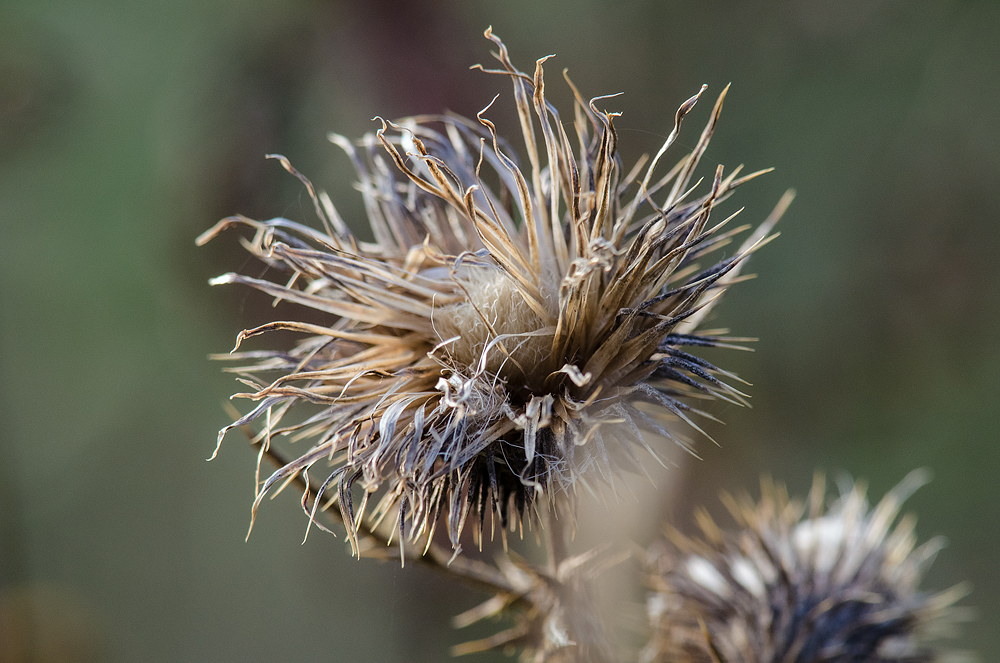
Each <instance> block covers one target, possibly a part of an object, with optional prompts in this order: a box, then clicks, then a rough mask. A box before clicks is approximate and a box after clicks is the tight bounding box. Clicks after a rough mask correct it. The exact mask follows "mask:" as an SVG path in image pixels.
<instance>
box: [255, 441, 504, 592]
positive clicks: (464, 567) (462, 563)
mask: <svg viewBox="0 0 1000 663" xmlns="http://www.w3.org/2000/svg"><path fill="white" fill-rule="evenodd" d="M252 444H253V446H254V448H255V449H257V450H258V451H260V447H261V442H252ZM263 455H264V457H266V458H267V459H268V460H269V461H271V462H272V463H274V464H275V465H276V466H277V467H284V466H285V465H287V464H288V459H287V458H283V457H282V456H281V454H279V453H278V452H277V451H275V450H274V449H272V448H270V447H268V448H266V449H264V450H263ZM294 483H295V484H296V485H297V486H298V487H299V488H301V489H302V491H303V495H307V496H308V497H307V498H306V499H308V500H309V501H310V502H309V503H307V504H306V506H307V507H308V508H309V509H310V510H311V509H312V506H313V505H312V503H311V501H312V500H314V499H315V495H316V494H317V492H318V491H317V489H316V487H315V486H313V485H311V484H310V483H309V482H308V481H307V479H306V478H305V477H304V476H303V475H302V474H298V475H296V476H295V479H294ZM324 513H325V514H326V515H327V517H328V518H331V519H332V520H334V521H335V522H336V523H337V524H340V525H343V520H342V519H341V517H340V513H339V512H338V511H333V510H329V509H327V510H325V511H324ZM358 540H359V541H362V540H365V541H369V542H371V543H372V544H373V546H381V547H382V548H385V549H386V550H389V551H391V550H392V549H393V546H394V544H392V543H391V542H390V541H389V540H388V539H387V538H386V537H384V536H382V535H381V534H379V533H378V532H376V531H373V530H371V529H370V528H368V526H367V525H366V524H365V523H361V524H359V526H358ZM404 546H405V550H404V552H405V553H406V554H407V557H408V558H409V559H415V560H416V561H417V562H419V563H420V564H423V565H424V566H426V567H429V568H431V569H434V570H435V571H438V572H439V573H443V574H445V575H448V576H451V577H452V578H455V579H457V580H459V581H461V582H462V583H464V584H465V585H467V586H468V587H471V588H472V589H477V590H479V591H483V592H486V593H488V594H501V593H502V594H511V593H515V592H516V590H515V588H514V587H513V586H512V585H511V584H510V582H509V581H508V580H507V578H505V577H504V576H503V574H502V573H500V571H499V570H497V569H496V568H494V567H492V566H490V565H489V564H486V563H484V562H481V561H479V560H475V559H469V558H468V557H463V556H462V555H454V554H453V553H452V552H451V551H449V550H447V549H445V548H443V547H441V546H439V545H437V544H435V543H431V544H430V545H429V546H428V547H427V549H426V551H424V550H421V548H420V547H418V546H416V545H413V544H411V543H408V542H406V541H404Z"/></svg>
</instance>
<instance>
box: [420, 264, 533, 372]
mask: <svg viewBox="0 0 1000 663" xmlns="http://www.w3.org/2000/svg"><path fill="white" fill-rule="evenodd" d="M456 280H457V281H458V283H460V284H461V286H462V287H463V288H464V293H465V294H466V300H465V301H463V302H461V303H458V304H450V305H448V306H443V307H440V308H436V309H435V310H434V329H435V331H436V332H437V335H438V337H439V339H440V340H441V341H445V340H447V339H450V338H453V337H456V336H458V337H460V338H459V339H458V340H456V341H454V342H452V343H449V344H448V345H447V352H448V353H449V354H450V355H451V357H452V359H453V360H454V361H455V363H456V364H458V365H459V366H462V367H465V366H467V367H468V369H464V368H463V371H465V370H467V371H468V372H469V373H472V372H475V371H477V370H479V367H480V365H481V361H482V356H483V353H484V352H486V371H487V372H488V373H490V374H492V375H499V376H500V377H501V378H503V379H505V380H509V379H525V378H526V379H527V381H529V382H533V381H534V378H544V377H545V376H544V375H536V373H540V372H541V371H543V370H545V369H544V368H542V366H543V364H547V363H548V362H546V361H545V360H546V359H547V358H548V356H549V354H550V353H551V350H552V336H553V332H552V327H551V323H548V322H546V321H543V320H542V319H541V317H540V316H539V315H538V314H537V313H536V312H535V311H534V310H533V309H532V308H531V307H530V306H528V304H526V303H525V301H524V297H523V296H522V295H521V293H520V292H519V291H518V289H517V287H516V286H515V285H514V283H513V281H512V280H511V279H510V277H508V276H507V275H506V274H504V273H503V272H502V271H500V270H499V269H495V268H490V267H481V266H470V267H463V269H462V271H461V273H460V274H459V275H457V276H456ZM487 323H488V324H487ZM539 331H542V332H543V333H541V334H537V332H539ZM533 333H534V335H529V334H533ZM507 335H512V336H509V337H508V336H507ZM498 336H499V337H503V338H502V339H501V341H500V342H499V343H492V342H493V341H494V340H496V339H497V337H498ZM491 343H492V345H491ZM501 344H502V345H503V348H501V347H500V346H501ZM487 346H489V347H487ZM504 349H506V353H505V352H504ZM508 355H509V356H508ZM518 366H520V367H521V368H518ZM522 368H523V370H524V375H523V377H522V372H521V370H522Z"/></svg>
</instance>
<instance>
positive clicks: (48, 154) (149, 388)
mask: <svg viewBox="0 0 1000 663" xmlns="http://www.w3.org/2000/svg"><path fill="white" fill-rule="evenodd" d="M487 25H493V26H494V29H495V31H496V33H497V34H499V35H500V36H501V37H502V38H503V39H504V40H505V41H506V43H507V45H508V46H509V47H510V49H511V52H512V54H513V57H514V59H515V62H516V63H518V64H519V65H520V67H521V68H522V69H530V67H532V63H533V61H534V60H535V59H536V58H538V57H541V56H544V55H547V54H550V53H556V54H557V58H556V59H555V60H554V61H552V62H551V66H549V72H550V81H549V83H550V84H549V88H550V90H551V94H552V95H553V97H554V98H555V99H556V101H557V102H558V101H559V100H565V99H566V98H567V97H568V94H567V93H566V92H565V90H564V89H563V85H562V84H561V81H560V79H559V76H558V73H559V71H560V69H561V68H562V67H568V68H569V69H570V73H571V75H572V77H573V79H574V82H575V83H576V84H577V85H578V86H579V87H580V88H581V90H583V91H584V94H586V95H592V96H596V95H598V94H606V93H613V92H624V93H625V94H624V96H622V97H619V98H616V99H614V100H610V101H608V102H605V105H606V107H608V108H609V109H614V110H620V111H622V113H623V115H622V117H621V118H620V119H619V120H618V122H617V127H618V129H619V134H620V142H621V144H622V148H623V152H624V154H625V158H626V161H627V162H631V161H632V160H633V159H634V158H635V157H637V156H638V155H639V154H641V153H643V152H651V151H655V150H656V149H657V148H658V147H659V145H660V143H661V142H662V139H663V138H664V137H665V135H666V134H667V133H668V132H669V130H670V127H671V124H672V119H673V113H674V110H675V109H676V107H677V106H678V104H679V103H680V102H681V101H683V100H684V99H686V98H687V97H688V96H690V95H691V94H693V93H694V92H695V91H696V90H697V89H698V86H699V85H700V84H701V83H707V84H709V86H710V91H709V96H712V94H713V92H715V93H717V92H718V91H720V90H721V89H722V87H723V86H724V85H725V84H726V83H728V82H730V81H731V82H732V83H733V88H732V91H731V93H730V95H729V98H728V100H727V102H726V108H725V110H724V112H723V117H722V122H721V125H720V127H719V130H718V132H717V134H716V137H715V138H714V139H713V141H712V146H711V148H710V150H709V152H708V154H707V156H706V159H705V166H704V168H705V172H706V173H710V172H711V169H712V167H713V166H714V165H715V164H716V163H723V164H726V165H727V166H729V167H732V166H735V165H737V164H739V163H745V164H746V165H747V167H749V168H752V169H756V168H762V167H767V166H774V167H775V169H776V170H775V172H774V173H772V174H770V175H768V176H766V177H765V178H762V179H760V180H758V181H756V182H755V183H753V184H752V185H749V186H747V187H745V188H743V189H741V190H740V192H739V195H738V198H739V203H738V204H739V205H745V206H746V208H747V209H746V212H744V217H743V218H744V220H746V221H755V220H759V219H761V218H763V217H764V216H765V215H766V214H767V212H768V211H769V210H770V209H771V206H772V205H773V204H774V202H775V201H776V200H777V199H778V197H779V196H780V195H781V193H782V192H783V191H784V190H785V189H786V188H788V187H795V188H796V189H797V191H798V198H797V199H796V200H795V203H794V204H793V206H792V208H791V210H790V211H789V213H788V214H787V216H786V218H785V219H784V220H783V222H782V224H781V226H782V227H781V232H782V235H781V237H780V239H779V240H778V241H776V242H774V243H772V244H771V245H769V246H768V247H767V248H766V249H765V250H764V251H762V252H761V253H760V254H758V255H757V256H756V257H755V258H754V260H753V271H754V272H756V273H758V274H759V275H760V276H759V278H758V279H756V280H755V281H752V282H749V283H746V284H743V285H740V286H739V288H738V289H737V290H735V291H733V292H732V293H730V295H729V297H728V298H727V301H726V302H725V303H724V304H723V305H722V306H720V307H718V309H717V310H718V313H717V314H716V318H715V323H717V324H718V325H719V326H726V327H729V328H731V329H732V330H733V331H734V332H735V333H738V334H741V335H747V336H755V337H759V338H760V341H759V342H757V343H756V344H755V352H753V353H742V354H740V353H737V356H735V357H733V356H730V357H726V358H725V362H726V365H727V366H728V367H733V368H735V369H736V370H737V371H738V372H739V373H740V375H741V376H743V377H745V378H746V379H748V380H749V381H750V382H752V383H754V386H753V388H752V394H753V406H754V407H753V409H750V410H746V409H739V408H723V407H717V408H716V409H715V410H713V412H714V413H715V414H717V415H718V416H720V417H721V418H723V419H724V420H726V422H727V425H726V426H724V427H720V426H715V427H712V428H711V432H712V434H713V435H714V436H715V438H716V439H717V440H718V441H719V446H714V445H712V444H711V443H710V442H707V441H701V442H699V452H700V454H701V457H702V460H700V461H694V460H692V461H690V462H687V461H685V462H682V463H680V466H679V467H677V468H675V469H673V470H672V471H670V472H668V473H667V474H666V475H664V478H663V480H662V482H661V487H663V488H664V491H663V492H662V493H659V494H658V493H656V492H655V491H647V492H646V493H644V494H645V495H646V497H644V498H643V499H642V500H641V501H632V502H627V501H626V502H625V506H624V507H621V505H617V506H614V505H613V506H611V507H607V509H606V510H605V512H604V513H605V514H607V513H614V511H613V509H615V508H624V510H625V512H626V513H627V514H629V515H628V518H631V519H632V520H631V521H630V522H632V523H633V525H634V527H633V528H632V530H630V531H629V532H628V533H627V536H629V537H631V538H634V540H636V541H637V542H638V543H641V544H645V543H648V541H649V540H650V539H651V538H652V537H653V536H654V535H655V533H656V531H657V525H656V523H657V522H658V521H659V520H661V519H669V520H671V521H672V522H674V523H676V524H678V525H679V526H680V527H682V528H685V527H688V526H689V525H690V521H691V518H690V515H689V514H690V512H691V510H692V509H693V507H694V506H695V505H697V504H706V505H709V507H710V509H711V510H712V511H713V512H715V513H719V512H720V511H721V510H720V509H718V508H717V507H718V500H717V499H716V494H717V492H718V490H719V489H720V488H728V489H730V490H743V489H746V490H750V491H752V492H755V491H756V485H757V478H758V476H759V475H760V474H761V473H762V472H769V473H771V474H772V475H773V476H775V477H776V478H779V479H782V480H785V481H787V482H788V483H789V485H790V486H791V488H792V489H793V491H804V490H806V489H807V487H808V485H809V483H810V481H811V478H812V474H813V471H814V469H815V468H822V469H824V470H826V471H827V472H829V473H830V476H831V477H836V476H840V475H843V474H849V475H852V476H856V477H864V478H867V479H868V480H869V482H870V485H871V489H872V492H873V494H874V495H875V496H879V495H881V494H882V493H883V492H884V491H885V490H887V489H888V488H890V487H891V486H892V485H894V484H895V483H896V482H897V481H899V480H900V479H901V478H902V477H903V476H904V475H905V474H906V473H907V472H909V471H910V470H911V469H913V468H915V467H921V466H926V467H930V468H931V469H932V470H933V472H934V474H935V480H934V482H933V483H932V484H931V485H929V486H928V487H926V488H924V489H922V490H921V491H920V492H919V493H917V495H916V496H915V497H913V498H912V500H911V501H910V503H909V506H910V507H911V508H912V509H913V510H914V511H915V512H917V513H918V514H919V516H920V522H919V526H918V531H919V533H920V535H921V537H922V539H926V538H927V537H929V536H931V535H936V534H943V535H946V536H947V537H948V539H949V541H950V545H949V547H948V548H947V549H946V550H945V552H944V553H943V554H942V555H940V556H939V558H938V560H937V561H936V563H935V565H934V567H933V569H932V571H931V572H930V575H929V578H928V583H927V584H928V585H929V586H931V587H936V588H944V587H947V586H950V585H952V584H955V583H957V582H959V581H962V580H969V581H970V582H971V583H972V584H973V586H974V592H973V594H972V595H971V596H970V597H969V598H968V599H967V600H966V601H965V603H966V604H968V605H975V606H977V607H978V619H977V621H975V622H973V623H971V624H969V625H968V626H967V627H966V629H965V633H966V636H967V637H966V638H965V640H966V642H965V644H966V646H968V647H969V648H973V649H977V650H978V651H979V652H980V653H981V655H982V656H983V659H984V660H991V659H992V658H993V656H994V654H995V652H996V651H997V650H998V643H1000V610H998V608H997V607H996V606H997V605H998V603H1000V564H998V563H997V558H998V553H1000V508H998V504H997V502H998V497H1000V489H998V481H997V474H998V472H1000V447H998V444H997V442H998V432H1000V407H998V405H1000V350H998V348H1000V346H998V342H997V338H998V334H997V331H998V321H1000V277H998V270H997V256H998V255H1000V232H998V222H1000V218H998V213H997V210H998V209H1000V187H998V181H1000V130H998V129H1000V127H998V119H1000V113H998V111H997V109H998V108H1000V74H998V69H997V63H1000V39H998V38H997V35H998V34H1000V5H998V4H997V3H995V2H992V1H989V0H986V1H982V2H975V1H958V0H953V1H947V0H942V1H938V2H905V1H903V0H841V1H839V2H829V1H827V0H789V1H780V2H771V3H736V2H723V1H720V0H710V1H706V2H686V3H682V2H657V1H653V0H649V1H646V2H615V3H611V2H599V1H597V0H589V1H587V0H584V1H581V0H574V1H573V2H569V1H558V2H535V1H528V0H512V1H508V2H499V1H486V0H482V1H475V2H473V1H468V0H450V1H442V2H438V3H421V2H417V1H416V0H411V1H400V2H393V1H391V0H374V1H372V2H356V3H348V2H334V1H327V2H320V1H317V0H173V1H172V2H154V1H152V0H140V1H136V0H89V1H79V0H4V1H3V3H2V4H0V660H2V661H5V662H6V661H18V662H20V661H115V662H131V661H145V662H155V661H164V662H168V661H169V662H176V661H219V662H224V661H234V662H235V661H241V662H242V661H341V660H343V661H384V660H405V661H440V660H445V659H446V658H447V656H448V647H449V646H450V645H451V644H455V643H456V642H459V641H461V640H462V639H463V638H465V637H467V635H466V634H464V633H457V632H454V631H452V630H451V628H450V626H448V618H449V617H450V616H451V615H453V614H455V613H456V612H459V611H461V610H464V609H466V608H469V607H471V606H472V605H474V604H475V603H476V602H477V601H478V600H480V599H481V598H483V597H481V596H478V595H476V594H475V593H473V592H471V591H466V590H464V589H461V588H456V587H454V586H452V585H450V584H448V583H447V581H443V580H441V579H440V578H438V577H436V576H433V575H431V574H430V573H429V572H427V571H424V570H422V569H420V568H409V567H408V568H406V569H405V570H400V569H399V568H398V567H396V566H395V565H393V564H380V563H377V562H373V561H361V562H358V561H356V560H352V559H351V558H350V557H349V555H348V554H347V552H346V545H345V544H344V541H343V538H334V537H331V536H329V535H324V534H322V533H320V532H316V531H314V532H313V534H312V536H311V537H310V539H309V540H308V542H307V543H306V544H305V545H300V542H301V539H302V535H303V533H304V524H305V521H304V518H303V517H302V515H301V512H300V511H299V507H298V503H297V500H296V498H295V497H294V496H293V495H291V494H285V495H282V496H281V497H279V498H278V499H276V500H275V501H274V502H273V503H271V504H268V505H266V507H265V508H264V509H263V511H262V513H261V516H260V518H259V520H258V522H257V524H256V527H255V530H254V534H253V536H252V537H251V538H250V539H249V542H244V536H245V534H246V528H247V525H248V522H249V505H250V500H251V498H252V494H253V484H252V468H253V464H254V458H253V454H252V453H251V452H250V450H249V449H247V448H246V445H245V444H244V443H243V442H242V441H241V440H240V439H238V435H234V436H231V437H230V438H229V440H228V441H227V443H226V445H224V447H223V449H222V452H221V454H220V456H219V458H218V459H216V460H215V461H213V462H211V463H206V462H205V460H204V459H205V458H206V457H207V456H208V455H209V454H210V453H211V451H212V448H213V445H214V441H215V431H216V430H217V429H218V428H220V427H221V426H222V425H224V424H225V423H227V422H228V417H227V415H226V413H225V411H224V410H223V405H224V403H225V402H226V396H227V395H228V394H229V393H231V392H232V391H234V390H235V389H236V388H237V387H238V385H236V384H235V383H234V382H233V380H232V379H231V377H229V376H225V375H222V374H221V373H220V366H219V365H218V364H213V363H210V362H209V361H207V359H206V357H207V355H208V354H209V353H212V352H220V351H226V350H228V348H229V347H231V345H232V341H233V339H234V336H235V334H236V333H237V332H238V331H239V330H240V329H242V328H243V327H246V326H250V325H253V324H256V323H257V322H259V321H261V320H262V319H263V318H264V317H266V316H269V315H273V313H271V312H269V311H268V309H267V302H266V301H263V300H262V299H261V298H259V297H256V296H254V295H253V294H252V293H248V292H245V291H241V290H239V289H236V288H232V287H230V288H221V289H220V288H216V289H211V288H209V286H208V285H207V280H208V279H209V278H210V277H211V276H213V275H216V274H219V273H222V272H225V271H230V270H239V269H247V270H254V269H259V267H258V266H256V265H251V264H248V263H247V262H246V259H245V258H244V257H243V254H242V249H240V248H239V246H238V242H237V241H236V235H235V234H229V235H224V236H223V237H222V238H221V239H219V240H216V241H214V242H212V243H211V244H210V245H209V246H207V247H205V248H202V249H197V248H196V247H195V246H194V238H195V236H197V235H198V234H199V233H200V232H202V231H203V230H205V229H206V228H208V227H209V226H210V225H212V224H213V223H214V222H215V221H216V220H217V219H219V218H221V217H223V216H227V215H229V214H232V213H243V214H247V215H249V216H253V217H257V218H269V217H272V216H278V215H281V216H287V217H290V218H295V219H299V220H307V221H312V220H314V219H313V216H312V213H311V206H310V203H309V201H308V198H307V197H306V195H305V192H304V191H302V189H301V187H300V186H299V185H298V183H297V182H296V181H295V180H294V179H292V178H291V177H290V176H288V175H287V174H286V173H284V172H283V171H282V170H281V168H280V166H278V165H277V164H276V163H275V162H273V161H265V160H264V158H263V155H264V154H265V153H269V152H280V153H282V154H285V155H287V156H288V157H289V158H290V159H291V160H292V162H293V163H294V164H295V165H296V166H297V167H298V168H299V170H301V171H302V172H304V173H307V174H308V175H309V176H310V177H311V178H312V179H313V181H314V182H316V183H317V185H318V186H320V187H321V188H324V189H326V190H327V191H329V192H330V193H331V195H332V197H333V198H334V200H335V201H336V202H337V204H338V206H339V208H340V209H341V211H342V213H343V214H344V216H345V217H346V218H348V219H352V220H354V221H355V222H357V223H358V224H361V223H362V221H361V216H360V210H361V206H360V200H359V197H358V196H357V194H356V192H354V191H353V190H352V188H351V172H350V170H349V166H348V164H347V160H346V158H344V157H343V155H342V154H340V153H339V151H338V150H337V149H336V148H334V147H333V146H332V145H331V144H329V143H328V142H327V141H326V139H325V135H326V132H327V131H330V130H336V131H338V132H340V133H343V134H346V135H349V136H355V135H360V134H361V133H363V132H364V131H368V130H371V129H372V128H373V123H372V122H371V119H370V118H372V117H373V116H374V115H376V114H379V115H383V116H386V117H398V116H402V115H407V114H414V113H425V112H438V111H440V110H442V109H444V108H450V109H452V110H454V111H458V112H461V113H464V114H470V115H471V114H474V113H475V112H476V111H477V110H479V109H480V108H482V107H483V106H485V105H486V103H488V102H489V100H490V99H491V98H492V97H493V95H494V94H495V93H496V92H501V91H502V92H505V93H506V92H507V91H508V82H507V81H506V80H502V79H500V78H498V77H492V76H487V75H485V74H482V73H479V72H475V71H469V70H468V66H469V65H470V64H473V63H477V62H481V63H483V64H489V63H490V62H491V59H490V56H489V44H488V42H486V40H485V39H483V38H482V31H483V29H484V28H485V27H486V26H487ZM710 105H711V99H709V100H708V101H703V106H702V107H700V108H699V109H698V110H697V111H696V112H695V113H694V114H693V115H692V116H691V117H690V118H689V121H688V122H687V123H686V124H685V129H686V131H685V133H683V134H682V138H681V140H680V143H679V145H678V147H677V148H676V149H677V152H676V153H675V155H676V156H679V155H680V154H681V151H682V150H683V149H684V148H685V147H690V146H691V145H693V143H694V142H695V140H696V139H697V135H698V133H699V132H700V124H702V123H703V122H704V121H705V119H706V117H707V114H708V108H709V107H710ZM495 117H497V119H498V122H499V123H500V124H501V130H502V131H504V132H505V133H508V134H511V133H514V132H515V131H516V126H512V125H511V123H510V122H509V121H507V120H505V119H504V115H503V111H502V109H501V110H498V111H497V115H496V116H495ZM504 127H506V130H504ZM720 361H721V360H720ZM671 489H672V490H671ZM668 493H672V494H673V495H674V499H667V496H668ZM605 520H607V518H605ZM610 520H616V519H615V518H610ZM597 531H598V538H599V537H600V532H602V531H603V530H601V529H600V526H599V527H598V530H597ZM614 536H625V535H624V534H620V533H617V531H616V533H615V534H614ZM631 572H632V573H633V574H634V573H635V572H636V568H633V569H632V571H631ZM625 593H626V594H628V595H629V596H631V597H632V599H633V600H634V601H635V602H636V604H635V605H633V606H632V607H626V608H623V609H621V614H622V615H625V619H624V621H626V622H629V623H626V624H624V626H623V628H624V631H625V632H626V635H625V636H624V637H625V638H626V640H627V639H629V638H632V639H633V640H634V641H635V642H639V641H640V640H641V634H640V633H638V631H637V630H636V629H637V624H638V621H639V615H640V614H641V606H639V605H638V602H640V601H641V600H642V595H641V591H639V590H635V589H632V590H629V591H627V592H625ZM630 629H631V631H630ZM629 633H631V635H629ZM480 635H481V633H480Z"/></svg>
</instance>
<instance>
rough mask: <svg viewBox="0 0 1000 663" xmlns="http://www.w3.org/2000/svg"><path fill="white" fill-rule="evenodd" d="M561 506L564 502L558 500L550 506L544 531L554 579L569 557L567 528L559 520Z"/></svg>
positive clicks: (549, 566) (549, 568)
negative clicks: (560, 566)
mask: <svg viewBox="0 0 1000 663" xmlns="http://www.w3.org/2000/svg"><path fill="white" fill-rule="evenodd" d="M561 505H562V500H560V499H558V498H557V499H556V500H555V501H553V502H552V504H551V505H550V506H549V509H548V512H547V513H546V523H545V529H544V536H545V549H546V553H547V554H548V571H549V573H550V574H551V575H552V576H553V577H555V576H556V574H557V573H558V571H559V565H560V564H562V563H563V561H564V560H565V559H566V558H567V557H568V553H567V551H566V526H565V523H564V522H563V521H562V520H560V518H559V510H560V509H559V507H560V506H561Z"/></svg>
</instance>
